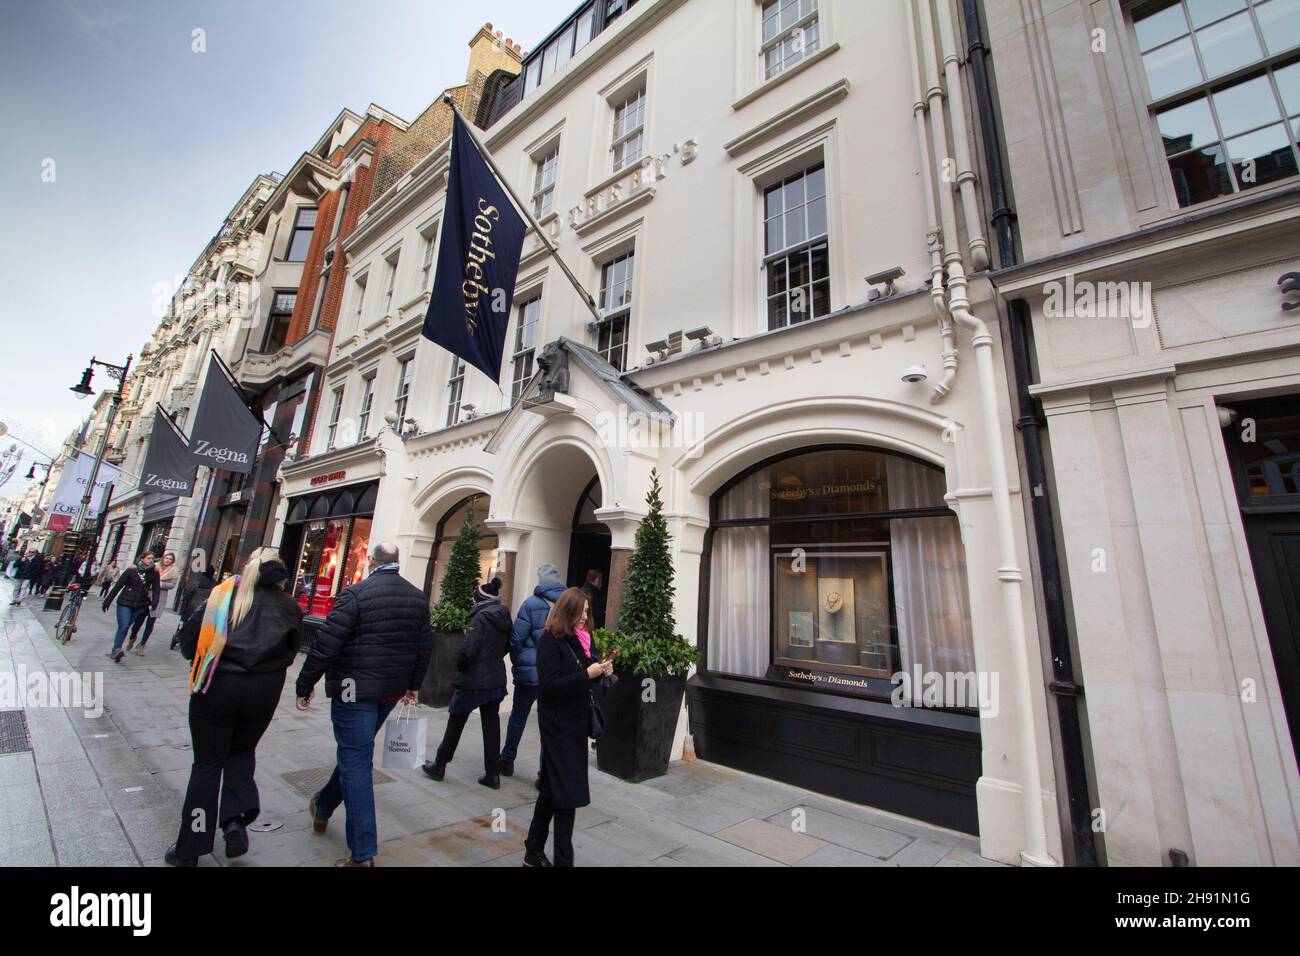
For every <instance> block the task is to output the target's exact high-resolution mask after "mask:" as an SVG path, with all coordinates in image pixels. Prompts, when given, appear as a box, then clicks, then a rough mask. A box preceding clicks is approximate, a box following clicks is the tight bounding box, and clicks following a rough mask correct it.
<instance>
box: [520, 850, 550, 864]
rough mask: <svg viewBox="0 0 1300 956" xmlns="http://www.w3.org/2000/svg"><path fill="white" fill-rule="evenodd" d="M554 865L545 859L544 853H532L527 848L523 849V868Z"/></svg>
mask: <svg viewBox="0 0 1300 956" xmlns="http://www.w3.org/2000/svg"><path fill="white" fill-rule="evenodd" d="M553 865H554V864H553V863H551V861H550V860H549V859H548V858H547V856H546V854H545V853H544V852H541V851H539V852H537V853H534V852H533V851H532V850H529V849H527V848H525V849H524V866H553Z"/></svg>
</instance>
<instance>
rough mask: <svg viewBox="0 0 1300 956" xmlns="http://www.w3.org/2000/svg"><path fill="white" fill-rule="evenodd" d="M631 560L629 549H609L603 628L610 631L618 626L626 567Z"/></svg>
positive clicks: (625, 579)
mask: <svg viewBox="0 0 1300 956" xmlns="http://www.w3.org/2000/svg"><path fill="white" fill-rule="evenodd" d="M631 560H632V549H631V548H614V547H611V548H610V549H609V580H608V581H607V582H605V584H606V587H607V588H608V589H609V590H608V593H607V594H606V596H605V626H606V627H607V628H609V629H610V630H614V629H615V628H616V627H617V626H618V614H619V611H621V610H623V584H624V582H626V581H627V565H628V562H629V561H631Z"/></svg>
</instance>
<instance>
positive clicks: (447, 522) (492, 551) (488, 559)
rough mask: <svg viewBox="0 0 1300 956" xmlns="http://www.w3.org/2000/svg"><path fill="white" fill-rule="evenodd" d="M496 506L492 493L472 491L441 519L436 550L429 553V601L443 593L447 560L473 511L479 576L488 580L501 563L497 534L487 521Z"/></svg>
mask: <svg viewBox="0 0 1300 956" xmlns="http://www.w3.org/2000/svg"><path fill="white" fill-rule="evenodd" d="M491 507H492V499H491V498H490V497H489V496H488V495H483V494H475V495H469V496H467V497H465V498H462V499H461V500H460V501H458V502H456V504H454V505H453V506H452V507H451V508H450V509H449V510H448V511H447V513H446V514H444V515H443V516H442V518H440V519H439V520H438V530H437V536H436V537H435V538H434V542H433V554H432V555H431V556H430V557H429V566H428V569H427V570H426V571H425V575H424V593H425V594H426V595H428V597H429V603H430V604H435V603H437V601H438V598H439V597H440V594H439V591H440V589H441V587H442V576H443V574H444V573H445V572H446V570H447V561H448V559H449V558H450V557H451V546H452V544H453V543H454V542H455V540H456V538H457V536H459V535H460V530H461V528H462V527H464V525H465V522H466V521H468V520H469V516H470V514H471V513H472V514H473V516H474V521H475V523H476V524H477V525H478V553H479V580H480V581H488V580H490V579H491V577H492V573H493V572H494V571H495V570H496V566H497V536H496V534H495V533H494V532H493V531H492V530H491V529H490V528H488V527H487V526H486V525H484V524H483V519H485V518H486V517H487V516H488V513H489V511H490V510H491Z"/></svg>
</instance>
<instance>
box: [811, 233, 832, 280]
mask: <svg viewBox="0 0 1300 956" xmlns="http://www.w3.org/2000/svg"><path fill="white" fill-rule="evenodd" d="M811 253H812V255H811V262H812V277H813V278H814V279H825V278H828V277H829V276H830V274H831V264H830V262H831V260H830V249H829V248H828V247H827V245H826V243H824V242H823V243H820V244H819V245H816V246H813V247H812V250H811Z"/></svg>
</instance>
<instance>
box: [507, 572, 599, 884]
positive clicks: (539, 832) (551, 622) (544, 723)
mask: <svg viewBox="0 0 1300 956" xmlns="http://www.w3.org/2000/svg"><path fill="white" fill-rule="evenodd" d="M590 620H591V608H590V606H589V604H588V602H587V595H585V594H583V593H582V591H581V590H580V589H578V588H569V589H568V590H567V591H565V592H564V593H563V594H561V595H560V599H559V600H558V601H556V602H555V607H553V608H552V609H551V613H550V616H549V617H548V618H547V619H546V627H545V629H544V630H543V631H542V636H541V637H540V638H538V641H537V680H538V705H537V726H538V729H539V730H540V731H541V736H542V753H543V754H545V755H546V759H545V760H544V761H542V763H543V766H542V775H541V777H542V787H541V792H540V793H539V794H538V796H537V804H536V806H535V807H534V808H533V822H532V824H531V825H530V826H529V828H528V838H527V839H526V840H525V841H524V866H551V865H552V864H551V861H550V860H548V859H547V858H546V854H545V852H543V851H544V850H545V848H546V837H547V833H548V831H549V830H550V827H551V820H552V819H554V820H555V846H554V850H555V864H554V865H555V866H573V825H574V820H575V819H576V817H577V809H578V807H585V806H586V805H587V804H589V803H591V794H590V792H589V791H588V789H587V739H588V733H589V731H590V729H591V695H592V693H593V691H594V690H595V689H596V688H597V687H598V684H599V680H600V678H601V677H604V676H606V675H608V674H611V673H613V671H614V665H613V663H612V662H610V661H598V660H596V659H595V658H594V657H592V656H591V654H590V653H589V652H588V651H587V649H586V648H584V647H583V645H582V642H581V641H580V640H579V639H578V637H577V635H576V634H575V633H574V631H575V630H576V629H578V628H583V629H585V628H586V627H587V626H588V622H589V621H590Z"/></svg>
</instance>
